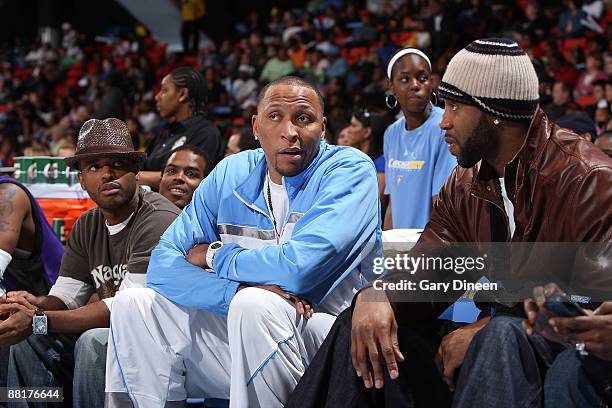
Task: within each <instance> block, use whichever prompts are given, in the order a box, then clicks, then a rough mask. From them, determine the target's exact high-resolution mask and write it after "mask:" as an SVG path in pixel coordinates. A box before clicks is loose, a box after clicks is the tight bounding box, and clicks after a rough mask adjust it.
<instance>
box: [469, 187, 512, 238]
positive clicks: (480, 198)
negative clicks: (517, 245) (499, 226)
mask: <svg viewBox="0 0 612 408" xmlns="http://www.w3.org/2000/svg"><path fill="white" fill-rule="evenodd" d="M470 195H471V196H472V197H474V198H477V199H479V200H483V201H486V202H488V203H491V204H493V205H494V206H495V207H496V208H497V209H498V210H500V211H501V212H502V214H506V210H504V209H502V208H501V207H500V206H499V205H497V204H496V203H494V202H493V201H491V200H487V199H486V198H484V197H479V196H477V195H476V194H474V193H472V192H470ZM504 221H505V223H506V224H505V225H506V242H510V240H509V239H508V234H509V233H510V226H509V225H508V214H506V217H505V218H504Z"/></svg>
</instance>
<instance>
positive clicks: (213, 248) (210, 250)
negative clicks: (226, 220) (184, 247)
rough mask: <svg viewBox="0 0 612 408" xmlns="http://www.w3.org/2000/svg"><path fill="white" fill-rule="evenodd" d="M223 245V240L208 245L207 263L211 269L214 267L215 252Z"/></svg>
mask: <svg viewBox="0 0 612 408" xmlns="http://www.w3.org/2000/svg"><path fill="white" fill-rule="evenodd" d="M222 246H223V242H221V241H215V242H213V243H212V244H210V245H209V246H208V250H207V251H206V265H208V267H209V268H210V269H213V259H214V258H215V253H217V251H218V250H220V249H221V247H222Z"/></svg>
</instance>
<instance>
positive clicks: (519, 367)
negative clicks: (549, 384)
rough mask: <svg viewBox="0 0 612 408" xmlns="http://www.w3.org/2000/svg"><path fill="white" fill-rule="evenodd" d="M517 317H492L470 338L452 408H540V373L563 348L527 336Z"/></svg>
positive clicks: (542, 375)
mask: <svg viewBox="0 0 612 408" xmlns="http://www.w3.org/2000/svg"><path fill="white" fill-rule="evenodd" d="M522 320H523V319H522V318H520V317H511V316H496V317H494V318H492V319H491V321H490V322H489V324H487V325H486V326H485V327H484V328H483V329H482V330H480V331H479V332H478V333H477V334H476V335H475V336H474V338H473V339H472V342H471V343H470V346H469V348H468V351H467V353H466V355H465V359H464V361H463V365H462V366H461V369H460V370H459V378H458V381H457V386H456V388H455V395H454V397H453V407H496V408H502V407H508V408H514V407H541V406H542V400H543V382H544V374H545V373H546V370H547V369H548V367H549V366H550V365H551V364H552V362H553V360H554V359H555V356H556V355H557V354H558V353H559V352H560V351H561V350H562V348H563V346H561V345H559V344H556V343H552V342H549V341H548V340H546V339H544V338H543V337H542V336H540V335H539V334H534V335H532V336H527V334H526V333H525V331H524V330H523V328H522V327H521V321H522Z"/></svg>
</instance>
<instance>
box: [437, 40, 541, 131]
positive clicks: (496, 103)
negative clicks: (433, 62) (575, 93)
mask: <svg viewBox="0 0 612 408" xmlns="http://www.w3.org/2000/svg"><path fill="white" fill-rule="evenodd" d="M439 91H440V94H441V95H442V96H443V97H444V98H446V99H449V100H454V101H456V102H459V103H465V104H470V105H474V106H476V107H478V108H480V109H481V110H483V111H485V112H486V113H489V114H491V115H494V116H498V117H500V118H502V119H508V120H515V121H529V120H531V119H532V117H533V115H534V113H535V111H536V108H537V105H538V99H539V92H538V77H537V75H536V72H535V69H534V68H533V65H532V64H531V60H530V59H529V57H528V56H527V54H525V51H523V50H522V49H521V48H520V47H519V46H518V44H517V43H516V42H514V41H512V40H509V39H506V38H487V39H481V40H476V41H474V42H472V43H471V44H470V45H468V46H467V47H465V48H464V49H462V50H461V51H459V52H458V53H457V54H456V55H455V56H454V57H453V58H452V59H451V60H450V62H449V63H448V67H447V68H446V72H445V73H444V76H443V78H442V81H441V82H440V86H439Z"/></svg>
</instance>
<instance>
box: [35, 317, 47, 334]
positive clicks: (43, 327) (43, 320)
mask: <svg viewBox="0 0 612 408" xmlns="http://www.w3.org/2000/svg"><path fill="white" fill-rule="evenodd" d="M32 332H33V333H34V334H47V316H34V320H33V321H32Z"/></svg>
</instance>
